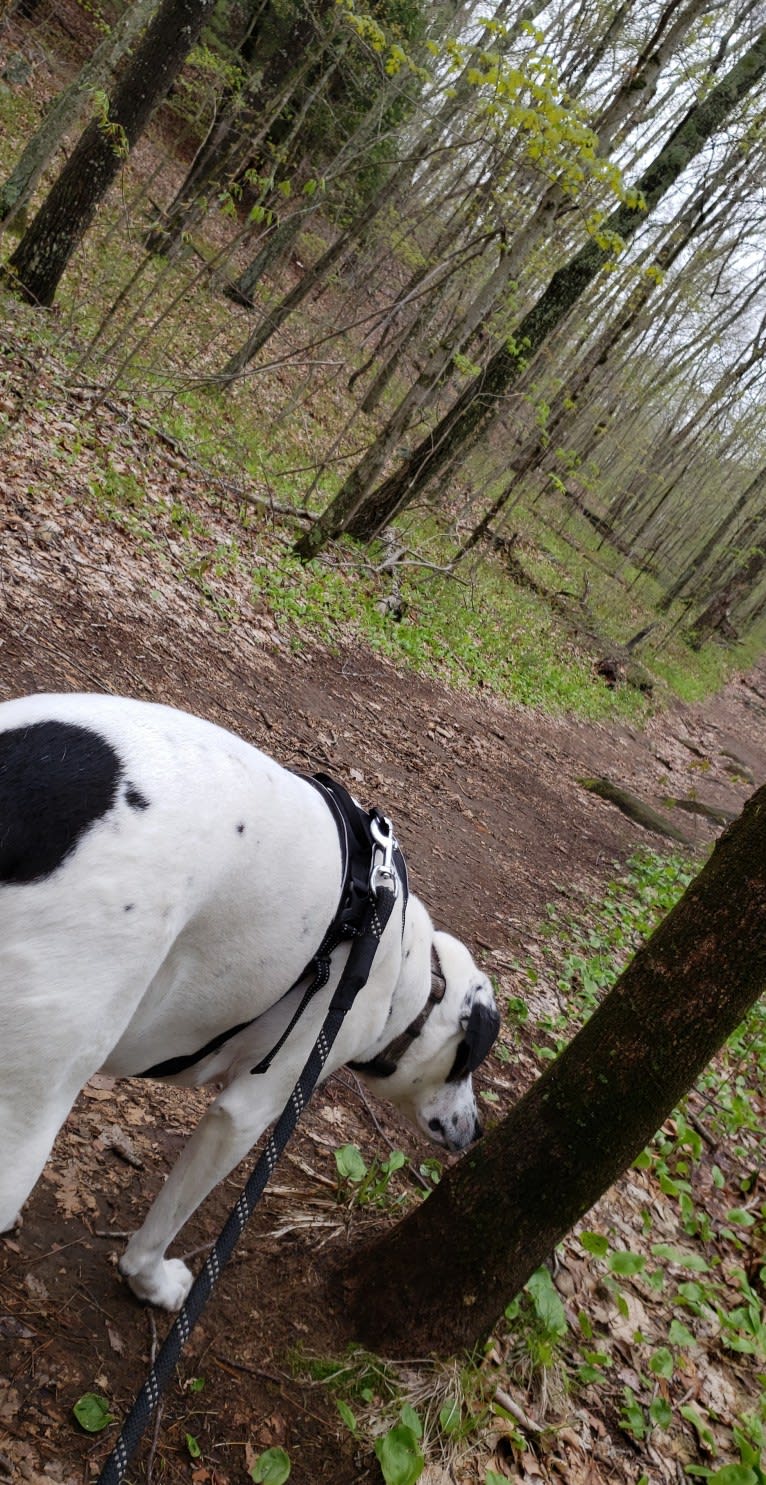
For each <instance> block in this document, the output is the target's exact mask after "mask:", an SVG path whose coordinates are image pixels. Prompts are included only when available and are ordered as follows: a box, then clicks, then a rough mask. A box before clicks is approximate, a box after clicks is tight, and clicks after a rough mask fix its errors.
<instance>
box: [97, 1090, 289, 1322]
mask: <svg viewBox="0 0 766 1485" xmlns="http://www.w3.org/2000/svg"><path fill="white" fill-rule="evenodd" d="M283 1102H284V1083H283V1082H282V1079H281V1078H279V1077H276V1076H275V1075H274V1074H273V1073H271V1072H270V1073H266V1074H264V1075H263V1076H252V1075H251V1074H250V1073H249V1072H248V1073H245V1074H243V1075H241V1076H240V1077H238V1078H237V1079H236V1080H235V1081H234V1082H233V1083H231V1084H230V1085H229V1087H228V1088H226V1089H225V1090H224V1092H223V1093H221V1095H220V1096H219V1097H218V1098H217V1099H216V1101H215V1103H214V1104H212V1106H211V1108H210V1109H209V1110H208V1112H207V1113H206V1114H205V1116H204V1118H203V1119H202V1120H201V1121H200V1123H199V1124H198V1125H197V1128H196V1129H195V1131H194V1133H193V1135H192V1136H191V1138H190V1139H189V1141H188V1142H187V1144H186V1145H185V1146H184V1148H183V1150H182V1152H181V1155H180V1156H179V1159H178V1160H177V1162H176V1164H175V1165H174V1166H173V1169H172V1170H171V1172H170V1174H169V1175H168V1178H167V1180H166V1182H165V1185H164V1186H163V1187H162V1190H161V1191H160V1192H159V1194H158V1196H157V1198H156V1200H155V1201H154V1204H153V1205H152V1207H151V1210H150V1211H149V1214H148V1216H147V1218H146V1221H145V1222H144V1225H143V1227H141V1228H140V1229H139V1231H138V1232H137V1233H135V1234H134V1236H133V1237H132V1238H131V1239H130V1242H129V1243H128V1246H127V1248H126V1249H125V1252H124V1254H123V1257H122V1259H121V1261H120V1272H121V1273H122V1274H124V1275H125V1277H126V1279H127V1280H128V1283H129V1284H130V1287H131V1289H132V1290H133V1292H134V1293H135V1294H137V1295H138V1297H139V1299H143V1300H148V1301H149V1302H150V1303H151V1304H155V1305H161V1306H162V1307H163V1308H164V1309H166V1310H177V1309H179V1308H180V1306H181V1305H182V1304H183V1302H184V1300H185V1299H186V1296H187V1294H188V1292H189V1289H190V1287H191V1283H192V1279H193V1274H192V1273H191V1270H190V1269H188V1268H187V1266H186V1264H185V1263H183V1262H182V1261H181V1260H180V1259H179V1258H166V1257H165V1250H166V1248H167V1247H168V1245H169V1243H171V1242H172V1240H173V1238H174V1237H175V1235H176V1233H177V1232H178V1231H179V1230H180V1228H181V1227H183V1225H184V1223H185V1222H186V1220H187V1218H188V1217H190V1216H191V1214H192V1212H194V1211H195V1210H196V1208H197V1207H198V1206H199V1204H200V1202H201V1201H203V1200H204V1198H205V1197H206V1196H207V1194H208V1192H209V1191H212V1189H213V1187H214V1186H215V1185H217V1183H218V1182H219V1181H222V1180H223V1179H224V1177H225V1176H227V1175H228V1174H229V1172H230V1171H232V1170H233V1169H234V1167H235V1165H238V1164H239V1162H240V1160H243V1159H244V1157H245V1156H246V1155H247V1153H248V1151H249V1150H251V1149H252V1147H253V1145H254V1144H255V1143H256V1141H257V1140H258V1139H259V1138H260V1136H261V1134H262V1133H263V1131H264V1129H266V1128H267V1126H268V1125H269V1124H271V1123H272V1122H273V1120H274V1119H275V1118H276V1117H277V1115H278V1114H279V1113H280V1112H281V1108H282V1104H283Z"/></svg>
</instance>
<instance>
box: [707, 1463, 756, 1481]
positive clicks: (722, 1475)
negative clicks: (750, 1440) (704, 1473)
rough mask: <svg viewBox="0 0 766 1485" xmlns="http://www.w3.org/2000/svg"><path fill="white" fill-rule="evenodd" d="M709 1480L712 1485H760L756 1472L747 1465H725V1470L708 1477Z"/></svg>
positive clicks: (717, 1471)
mask: <svg viewBox="0 0 766 1485" xmlns="http://www.w3.org/2000/svg"><path fill="white" fill-rule="evenodd" d="M708 1480H709V1481H710V1485H758V1476H757V1475H756V1473H755V1470H751V1469H749V1468H748V1466H747V1465H746V1464H725V1465H724V1466H723V1469H720V1470H716V1471H715V1474H713V1475H708Z"/></svg>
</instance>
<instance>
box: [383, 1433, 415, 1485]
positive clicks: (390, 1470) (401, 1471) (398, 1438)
mask: <svg viewBox="0 0 766 1485" xmlns="http://www.w3.org/2000/svg"><path fill="white" fill-rule="evenodd" d="M375 1454H376V1456H377V1459H378V1463H379V1465H380V1468H381V1470H382V1472H383V1479H384V1480H385V1482H386V1485H415V1481H416V1480H419V1479H420V1476H421V1474H422V1472H423V1467H424V1465H425V1460H424V1458H423V1455H422V1454H421V1452H420V1450H419V1448H418V1441H417V1438H416V1436H415V1434H414V1433H413V1432H412V1429H411V1428H408V1427H407V1425H406V1423H399V1424H397V1426H396V1428H391V1429H389V1431H388V1433H386V1434H384V1435H383V1437H382V1438H379V1439H376V1440H375Z"/></svg>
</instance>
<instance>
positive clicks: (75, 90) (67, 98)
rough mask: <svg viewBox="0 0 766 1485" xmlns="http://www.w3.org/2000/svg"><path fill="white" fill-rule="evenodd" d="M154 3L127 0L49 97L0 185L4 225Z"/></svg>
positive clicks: (22, 203) (0, 219)
mask: <svg viewBox="0 0 766 1485" xmlns="http://www.w3.org/2000/svg"><path fill="white" fill-rule="evenodd" d="M157 4H158V0H133V4H132V5H129V6H128V8H127V9H126V10H124V11H123V13H122V15H121V16H120V18H119V20H118V21H117V22H116V24H115V25H114V27H113V28H112V29H111V30H109V31H108V32H107V34H106V36H105V37H104V39H103V41H101V42H100V43H99V45H98V46H97V47H96V50H95V51H94V53H93V55H92V56H91V57H89V58H88V61H87V62H86V63H85V66H84V67H82V68H81V70H80V71H79V72H78V74H77V76H76V77H75V78H74V79H73V80H72V82H71V83H70V84H69V85H68V87H66V88H64V90H63V92H61V93H59V94H58V96H57V97H56V98H54V100H53V102H52V104H51V106H50V108H49V110H48V112H47V113H46V115H45V118H44V119H43V121H42V123H41V125H40V128H39V129H38V130H37V131H36V132H35V133H34V134H33V135H32V138H31V139H29V140H28V142H27V144H26V145H25V147H24V150H23V152H22V154H21V155H20V157H19V159H18V161H17V162H16V164H15V165H14V167H13V170H12V171H11V174H10V175H9V176H8V179H7V180H6V181H5V182H4V183H3V185H2V186H0V222H2V223H3V224H4V226H6V227H9V226H10V225H11V223H12V222H13V221H14V219H15V218H16V217H17V216H18V215H19V213H20V212H21V211H22V210H23V209H24V207H25V206H26V205H27V202H28V201H29V199H30V197H31V195H32V192H33V191H34V189H35V186H36V185H37V182H38V181H39V179H40V176H41V175H42V173H43V171H44V170H45V169H46V168H47V166H48V164H49V163H50V161H51V160H52V159H53V156H54V155H55V153H56V151H57V150H58V148H59V146H60V145H61V143H62V140H63V139H64V137H65V135H66V134H67V132H68V130H69V129H71V128H72V127H73V125H74V124H76V123H77V121H78V120H79V119H80V118H81V116H82V114H83V113H84V112H85V107H86V104H87V102H88V100H89V98H90V95H91V93H92V92H93V91H94V89H96V88H102V87H103V86H104V85H105V83H106V82H108V81H109V79H110V78H111V77H113V76H114V73H115V71H116V69H117V67H118V66H119V63H120V62H121V61H122V58H123V57H124V56H125V54H126V52H128V51H129V50H130V48H131V46H132V45H133V42H134V41H135V39H136V37H137V36H138V34H139V32H140V31H142V30H143V28H144V26H145V25H146V23H147V21H148V20H149V19H150V17H151V16H152V14H153V13H154V11H155V10H156V9H157Z"/></svg>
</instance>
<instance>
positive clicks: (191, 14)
mask: <svg viewBox="0 0 766 1485" xmlns="http://www.w3.org/2000/svg"><path fill="white" fill-rule="evenodd" d="M213 5H214V0H164V3H163V4H162V5H161V7H160V10H159V11H158V13H157V15H156V16H155V18H154V20H153V21H152V23H151V25H150V26H149V27H148V29H147V30H146V32H145V34H144V37H143V40H142V41H141V42H140V44H139V46H138V47H137V49H136V52H135V55H134V56H133V58H132V61H131V62H130V64H129V66H128V67H127V68H126V69H125V72H124V73H123V76H122V78H121V80H120V82H119V84H118V86H117V88H116V90H115V92H114V94H113V95H112V98H111V99H110V102H109V112H108V116H107V117H106V118H105V119H102V118H95V119H93V120H92V122H91V123H90V124H89V125H88V127H87V129H86V130H85V132H84V134H82V135H81V136H80V139H79V142H78V143H77V145H76V146H75V149H74V150H73V152H72V154H71V155H70V157H69V160H68V162H67V164H66V165H65V166H64V169H63V170H62V172H61V174H60V175H59V177H58V180H57V181H56V182H55V184H54V186H53V187H52V189H51V191H50V192H49V194H48V196H47V197H46V199H45V201H44V202H43V204H42V206H41V208H40V210H39V212H38V213H37V216H36V217H35V219H34V221H33V222H32V223H31V225H30V226H29V228H28V229H27V231H26V232H25V234H24V236H23V237H22V239H21V241H20V243H19V245H18V247H17V248H16V251H15V253H14V254H13V256H12V258H11V259H10V261H9V264H8V267H7V269H6V272H7V273H8V274H9V276H11V275H12V276H13V281H14V283H15V285H16V287H17V288H18V289H19V292H20V293H21V294H23V296H24V298H25V299H28V300H29V301H30V303H32V304H40V305H48V304H52V303H53V299H54V296H55V293H56V289H57V288H58V284H59V279H60V278H61V275H62V273H63V272H64V269H65V268H66V266H67V263H68V262H69V259H70V257H71V256H72V253H73V252H74V250H75V248H76V247H77V246H78V245H79V243H80V241H81V240H82V238H83V237H84V235H85V233H86V232H87V230H88V228H89V226H90V224H91V222H92V220H93V217H94V215H95V212H96V208H97V206H98V204H99V202H100V201H101V200H102V198H103V197H104V196H105V195H106V192H107V190H108V189H109V186H110V185H111V183H112V181H113V180H114V178H115V176H116V175H117V173H118V171H119V169H120V167H121V165H122V162H123V160H124V159H125V157H126V155H127V154H128V153H129V151H130V150H131V149H132V148H133V145H134V144H135V142H136V140H137V139H138V138H139V137H140V135H141V133H142V132H143V130H144V129H145V128H146V125H147V124H148V122H149V119H150V118H151V116H152V114H153V112H154V110H155V108H157V106H158V105H159V104H160V103H161V102H162V100H163V98H164V97H165V95H166V94H167V92H168V89H169V88H170V86H171V84H172V82H173V81H174V79H175V78H176V76H177V75H178V73H179V72H180V70H181V67H182V66H183V63H184V61H185V59H186V57H187V55H188V53H189V52H190V51H191V48H192V47H193V46H194V44H195V42H196V40H197V37H198V36H199V34H200V31H201V30H202V26H203V24H204V22H205V21H206V19H207V17H208V15H209V14H210V13H211V11H212V9H213Z"/></svg>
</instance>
